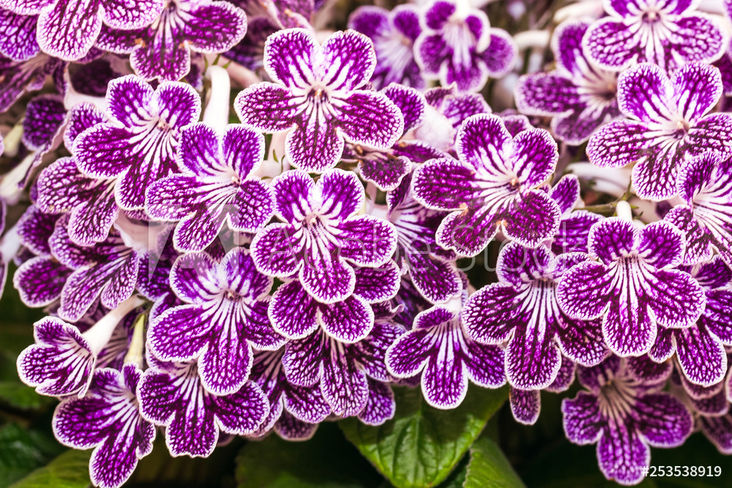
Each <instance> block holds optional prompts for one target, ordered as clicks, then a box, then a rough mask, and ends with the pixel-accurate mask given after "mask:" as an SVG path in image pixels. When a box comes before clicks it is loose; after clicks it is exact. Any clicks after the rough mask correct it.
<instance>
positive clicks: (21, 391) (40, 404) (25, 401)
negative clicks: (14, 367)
mask: <svg viewBox="0 0 732 488" xmlns="http://www.w3.org/2000/svg"><path fill="white" fill-rule="evenodd" d="M52 402H53V400H52V399H51V398H49V397H44V396H41V395H39V394H38V393H36V392H35V390H33V388H31V387H29V386H26V385H24V384H23V383H21V382H20V381H17V382H14V381H0V403H3V404H5V405H9V406H11V407H13V408H18V409H20V410H37V409H40V408H44V407H47V406H49V405H51V403H52Z"/></svg>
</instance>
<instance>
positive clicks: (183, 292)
mask: <svg viewBox="0 0 732 488" xmlns="http://www.w3.org/2000/svg"><path fill="white" fill-rule="evenodd" d="M170 284H171V288H172V289H173V291H174V292H175V294H176V295H177V296H178V298H179V299H180V300H181V301H182V302H183V303H184V305H181V306H177V307H173V308H171V309H169V310H167V311H165V312H164V313H163V314H162V315H160V316H158V317H157V318H156V319H155V320H154V321H153V322H152V324H151V326H150V331H149V332H148V345H149V347H150V349H151V351H152V352H153V354H155V356H156V357H157V358H159V359H161V360H163V361H178V362H184V361H191V360H196V361H197V363H198V366H197V368H198V374H199V375H200V377H201V384H202V385H203V387H204V388H206V390H207V391H210V392H212V393H213V394H216V395H228V394H231V393H234V392H236V391H239V389H240V388H241V387H242V386H243V385H244V383H246V381H247V379H248V378H249V372H250V370H251V368H252V354H253V352H252V346H254V347H256V348H257V349H277V348H279V347H280V346H281V345H282V344H283V342H284V338H283V337H281V336H280V335H279V334H277V333H276V332H275V331H274V329H272V325H271V324H270V322H269V319H268V318H267V306H268V301H269V300H268V299H267V298H266V294H267V293H268V292H269V289H270V288H271V286H272V279H271V278H268V277H266V276H264V275H262V274H260V273H259V272H258V271H257V270H256V269H255V267H254V263H253V262H252V258H251V256H249V254H248V253H247V251H246V250H245V249H243V248H234V249H232V250H231V251H229V253H227V254H226V256H224V257H223V258H222V259H221V261H220V262H218V263H217V262H216V261H215V260H214V259H213V258H211V256H209V255H208V254H206V253H189V254H185V255H183V256H181V257H179V258H178V259H177V260H176V262H175V264H174V265H173V268H172V269H171V271H170Z"/></svg>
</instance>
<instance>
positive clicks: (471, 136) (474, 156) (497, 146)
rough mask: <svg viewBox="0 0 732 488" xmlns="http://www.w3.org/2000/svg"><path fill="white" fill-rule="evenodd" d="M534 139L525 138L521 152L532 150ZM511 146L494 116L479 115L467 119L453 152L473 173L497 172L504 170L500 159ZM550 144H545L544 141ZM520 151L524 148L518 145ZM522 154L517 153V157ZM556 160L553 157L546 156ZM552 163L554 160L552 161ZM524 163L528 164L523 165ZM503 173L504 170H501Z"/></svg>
mask: <svg viewBox="0 0 732 488" xmlns="http://www.w3.org/2000/svg"><path fill="white" fill-rule="evenodd" d="M539 134H540V133H538V131H537V134H536V136H534V135H528V136H526V137H527V138H528V140H527V141H526V142H528V143H529V144H528V145H527V147H526V148H525V149H529V148H530V147H532V144H530V143H531V141H532V140H533V139H534V137H541V136H540V135H539ZM510 142H511V134H509V132H508V131H507V130H506V126H505V124H504V123H503V121H502V120H501V118H500V117H498V116H497V115H491V114H479V115H474V116H472V117H470V118H468V119H467V120H466V121H465V122H464V123H463V125H462V126H461V127H460V130H459V132H458V135H457V138H456V147H455V150H456V152H457V154H458V157H459V158H460V161H462V162H465V163H467V164H468V165H470V166H471V167H472V168H474V169H476V170H477V169H480V168H484V167H485V168H490V169H497V170H498V171H501V168H503V166H504V164H505V163H504V162H503V157H505V151H506V150H507V146H508V145H509V144H510ZM544 142H546V144H550V143H549V141H548V140H544ZM521 147H522V148H523V147H524V145H521ZM522 153H523V151H521V150H519V154H522ZM550 157H553V158H556V156H550ZM554 162H555V163H556V159H555V161H554ZM527 163H531V162H529V161H527ZM504 171H505V170H504Z"/></svg>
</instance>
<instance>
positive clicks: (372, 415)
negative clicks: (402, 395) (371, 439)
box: [358, 378, 396, 425]
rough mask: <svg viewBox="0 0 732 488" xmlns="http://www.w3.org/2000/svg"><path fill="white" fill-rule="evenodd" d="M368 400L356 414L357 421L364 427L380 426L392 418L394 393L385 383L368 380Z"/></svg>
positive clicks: (394, 407)
mask: <svg viewBox="0 0 732 488" xmlns="http://www.w3.org/2000/svg"><path fill="white" fill-rule="evenodd" d="M368 381H369V399H368V401H367V402H366V406H365V407H364V409H363V410H362V411H361V412H360V413H359V414H358V418H359V420H361V422H363V423H364V424H366V425H381V424H383V423H384V422H386V421H387V420H389V419H391V418H393V417H394V413H395V411H396V402H395V401H394V392H392V391H391V388H390V387H389V385H388V384H387V383H382V382H380V381H375V380H372V379H371V378H369V380H368Z"/></svg>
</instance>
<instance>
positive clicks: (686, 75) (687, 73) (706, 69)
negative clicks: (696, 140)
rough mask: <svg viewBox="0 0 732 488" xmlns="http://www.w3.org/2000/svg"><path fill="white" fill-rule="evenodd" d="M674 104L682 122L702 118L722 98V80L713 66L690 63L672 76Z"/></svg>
mask: <svg viewBox="0 0 732 488" xmlns="http://www.w3.org/2000/svg"><path fill="white" fill-rule="evenodd" d="M673 84H674V94H675V97H674V98H675V102H676V105H677V106H678V108H679V110H680V112H681V115H682V116H683V117H684V120H686V121H689V122H695V121H697V120H699V119H700V118H702V116H704V114H706V113H707V112H708V111H709V110H710V109H711V108H712V107H714V106H715V105H716V104H717V102H718V101H719V97H721V96H722V79H721V76H720V74H719V70H718V69H715V68H714V67H713V66H709V65H705V64H698V63H691V64H687V65H685V66H682V67H681V69H679V71H678V72H677V73H676V74H675V75H674V78H673Z"/></svg>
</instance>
